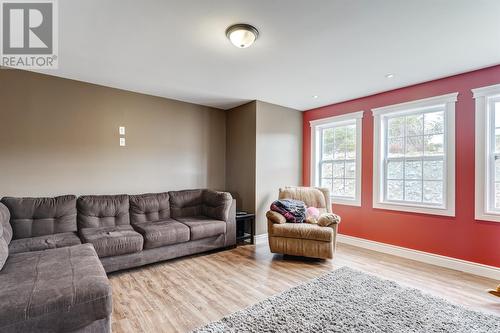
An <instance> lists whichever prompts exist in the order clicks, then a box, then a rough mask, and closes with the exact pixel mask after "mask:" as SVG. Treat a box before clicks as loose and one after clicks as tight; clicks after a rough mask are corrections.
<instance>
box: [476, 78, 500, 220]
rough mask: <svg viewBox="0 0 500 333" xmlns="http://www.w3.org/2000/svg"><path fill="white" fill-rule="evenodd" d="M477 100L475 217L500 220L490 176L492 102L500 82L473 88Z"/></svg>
mask: <svg viewBox="0 0 500 333" xmlns="http://www.w3.org/2000/svg"><path fill="white" fill-rule="evenodd" d="M472 94H473V96H474V99H475V102H476V111H475V123H476V128H475V131H476V134H475V151H476V156H475V160H476V161H475V219H476V220H481V221H492V222H500V212H499V211H494V210H492V209H491V205H490V200H494V194H493V193H491V191H490V189H491V185H490V181H491V178H490V177H494V172H495V170H494V165H492V163H490V160H491V154H492V152H491V145H492V142H491V132H492V131H494V127H495V124H494V123H493V122H492V119H493V117H492V112H494V110H492V109H491V108H490V103H491V101H492V100H493V99H495V100H497V99H498V98H500V84H495V85H491V86H486V87H481V88H476V89H472Z"/></svg>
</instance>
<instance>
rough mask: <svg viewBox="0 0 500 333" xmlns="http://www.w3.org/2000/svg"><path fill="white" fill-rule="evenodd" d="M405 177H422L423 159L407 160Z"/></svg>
mask: <svg viewBox="0 0 500 333" xmlns="http://www.w3.org/2000/svg"><path fill="white" fill-rule="evenodd" d="M405 179H422V161H406V162H405Z"/></svg>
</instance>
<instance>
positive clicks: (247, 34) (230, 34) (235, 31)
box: [226, 24, 259, 49]
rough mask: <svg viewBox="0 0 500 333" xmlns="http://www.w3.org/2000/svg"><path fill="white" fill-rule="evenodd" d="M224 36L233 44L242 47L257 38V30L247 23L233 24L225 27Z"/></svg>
mask: <svg viewBox="0 0 500 333" xmlns="http://www.w3.org/2000/svg"><path fill="white" fill-rule="evenodd" d="M226 36H227V38H228V39H229V40H230V41H231V43H233V45H234V46H236V47H239V48H241V49H244V48H246V47H249V46H250V45H252V44H253V43H254V42H255V40H257V37H259V31H258V30H257V29H256V28H255V27H253V26H251V25H249V24H235V25H232V26H230V27H229V28H227V30H226Z"/></svg>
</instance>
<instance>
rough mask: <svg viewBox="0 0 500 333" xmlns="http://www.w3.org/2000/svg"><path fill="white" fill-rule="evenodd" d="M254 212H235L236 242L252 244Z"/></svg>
mask: <svg viewBox="0 0 500 333" xmlns="http://www.w3.org/2000/svg"><path fill="white" fill-rule="evenodd" d="M254 237H255V214H250V213H244V212H236V244H253V239H254Z"/></svg>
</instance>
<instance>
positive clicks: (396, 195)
mask: <svg viewBox="0 0 500 333" xmlns="http://www.w3.org/2000/svg"><path fill="white" fill-rule="evenodd" d="M387 200H403V181H402V180H388V181H387Z"/></svg>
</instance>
